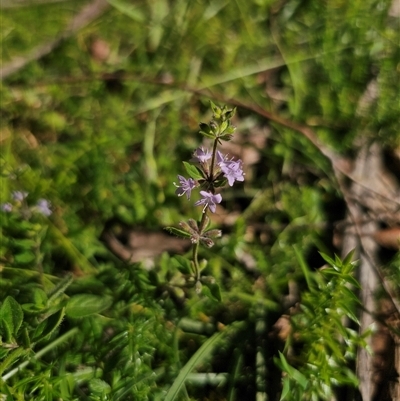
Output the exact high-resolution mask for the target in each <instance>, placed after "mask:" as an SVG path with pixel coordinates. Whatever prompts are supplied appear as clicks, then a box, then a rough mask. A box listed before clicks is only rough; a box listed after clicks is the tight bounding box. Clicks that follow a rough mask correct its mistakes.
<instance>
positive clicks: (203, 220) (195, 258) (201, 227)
mask: <svg viewBox="0 0 400 401" xmlns="http://www.w3.org/2000/svg"><path fill="white" fill-rule="evenodd" d="M217 145H218V139H215V140H214V144H213V150H212V157H211V166H210V181H211V182H213V181H214V164H215V157H216V154H217ZM211 191H212V193H214V188H212V189H211ZM207 212H208V206H207V207H205V208H204V209H203V213H202V216H201V221H200V225H199V234H200V235H201V234H203V231H204V228H205V225H206V222H207ZM199 246H200V243H199V242H197V243H195V244H194V245H193V266H194V275H195V277H196V282H197V281H199V280H200V266H199V259H198V252H199Z"/></svg>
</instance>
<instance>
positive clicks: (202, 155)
mask: <svg viewBox="0 0 400 401" xmlns="http://www.w3.org/2000/svg"><path fill="white" fill-rule="evenodd" d="M211 156H212V153H211V151H210V150H208V149H206V150H204V148H203V147H201V148H198V149H196V150H195V152H194V154H193V159H192V160H193V161H195V162H197V163H205V162H206V161H207V160H210V159H211Z"/></svg>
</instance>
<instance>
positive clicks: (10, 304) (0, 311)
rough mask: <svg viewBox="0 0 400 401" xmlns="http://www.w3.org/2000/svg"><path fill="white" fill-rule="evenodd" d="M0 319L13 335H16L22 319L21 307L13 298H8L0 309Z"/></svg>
mask: <svg viewBox="0 0 400 401" xmlns="http://www.w3.org/2000/svg"><path fill="white" fill-rule="evenodd" d="M0 318H1V319H2V320H3V321H4V322H6V323H7V326H8V328H9V329H10V330H11V333H12V334H13V335H16V334H17V332H18V329H19V328H20V326H21V324H22V321H23V319H24V314H23V312H22V308H21V305H20V304H19V303H18V302H17V301H16V300H15V299H14V298H13V297H10V296H8V297H7V298H6V299H5V301H4V302H3V305H1V308H0Z"/></svg>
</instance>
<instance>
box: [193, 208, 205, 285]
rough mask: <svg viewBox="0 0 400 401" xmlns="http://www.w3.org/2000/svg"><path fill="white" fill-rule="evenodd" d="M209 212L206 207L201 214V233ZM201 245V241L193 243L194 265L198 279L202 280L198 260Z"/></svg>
mask: <svg viewBox="0 0 400 401" xmlns="http://www.w3.org/2000/svg"><path fill="white" fill-rule="evenodd" d="M207 212H208V207H206V208H205V209H204V211H203V213H202V216H201V221H200V226H199V233H200V234H201V233H202V232H203V230H204V226H205V224H206V221H207ZM199 245H200V242H196V243H195V244H194V245H193V265H194V274H195V276H196V281H199V280H200V266H199V260H198V256H197V255H198V251H199Z"/></svg>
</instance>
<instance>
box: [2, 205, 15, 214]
mask: <svg viewBox="0 0 400 401" xmlns="http://www.w3.org/2000/svg"><path fill="white" fill-rule="evenodd" d="M0 208H1V210H2V211H3V212H7V213H9V212H11V211H12V208H13V207H12V204H11V203H9V202H7V203H2V204H1V206H0Z"/></svg>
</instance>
